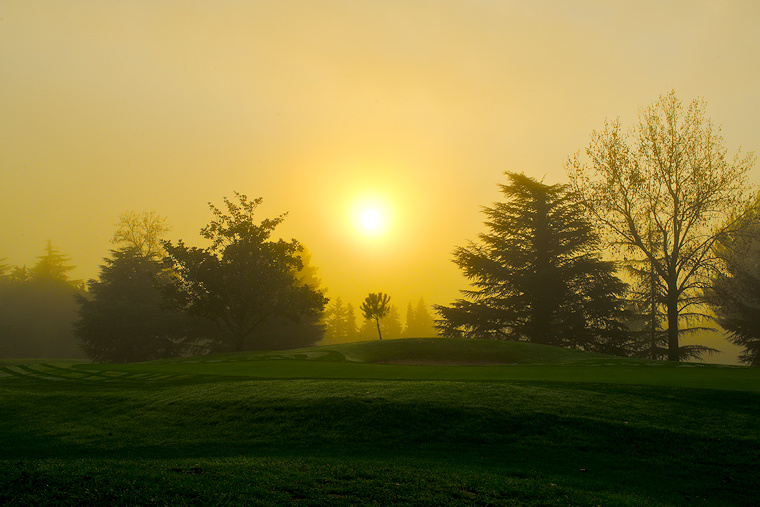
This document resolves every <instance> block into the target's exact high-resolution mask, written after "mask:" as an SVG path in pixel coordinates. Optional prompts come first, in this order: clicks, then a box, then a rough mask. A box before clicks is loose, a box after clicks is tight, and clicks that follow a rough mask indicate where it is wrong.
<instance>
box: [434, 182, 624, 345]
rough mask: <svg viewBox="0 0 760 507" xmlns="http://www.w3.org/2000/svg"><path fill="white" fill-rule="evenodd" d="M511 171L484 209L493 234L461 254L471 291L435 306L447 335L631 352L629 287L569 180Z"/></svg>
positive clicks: (457, 254)
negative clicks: (498, 198)
mask: <svg viewBox="0 0 760 507" xmlns="http://www.w3.org/2000/svg"><path fill="white" fill-rule="evenodd" d="M506 175H507V177H508V179H509V183H508V184H506V185H500V188H501V192H502V194H503V195H504V197H505V200H504V201H503V202H497V203H494V204H493V206H492V207H486V208H484V213H485V215H486V217H487V220H486V222H485V225H486V227H487V228H488V232H486V233H483V234H480V236H479V240H480V241H479V242H478V243H473V242H470V244H469V245H467V246H466V247H460V248H457V249H456V250H455V252H454V262H455V263H456V264H457V265H458V266H459V267H460V268H461V269H462V271H463V272H464V274H465V276H466V277H467V278H468V279H469V280H470V282H471V284H472V288H471V289H468V290H464V291H462V293H463V295H464V296H465V297H464V298H462V299H459V300H457V301H455V302H454V303H453V304H452V305H451V306H436V310H437V312H438V313H439V315H440V316H441V319H440V320H438V321H437V324H438V326H439V329H440V330H441V332H442V334H443V335H444V336H464V337H469V338H495V339H508V340H525V341H530V342H534V343H542V344H547V345H559V346H565V347H572V348H583V349H587V350H597V351H604V352H609V353H617V354H623V353H625V352H626V343H625V341H626V340H627V335H626V333H625V326H623V325H622V324H621V323H620V320H619V319H620V317H621V316H622V312H623V307H624V304H623V301H622V299H621V298H620V297H621V296H622V295H623V294H624V292H625V290H626V285H625V284H624V283H623V282H622V281H621V280H620V279H619V278H617V277H616V276H615V274H614V265H613V263H612V262H607V261H603V260H601V259H600V257H599V246H598V244H599V241H598V238H597V235H596V234H595V232H594V231H593V230H592V228H591V225H590V223H589V221H588V219H587V218H586V215H585V213H584V211H583V208H582V207H581V206H580V205H579V204H578V203H577V201H576V200H575V199H574V196H573V194H571V193H570V192H569V191H568V187H567V186H566V185H546V184H544V183H541V182H538V181H536V180H535V179H533V178H529V177H528V176H525V175H524V174H517V173H506Z"/></svg>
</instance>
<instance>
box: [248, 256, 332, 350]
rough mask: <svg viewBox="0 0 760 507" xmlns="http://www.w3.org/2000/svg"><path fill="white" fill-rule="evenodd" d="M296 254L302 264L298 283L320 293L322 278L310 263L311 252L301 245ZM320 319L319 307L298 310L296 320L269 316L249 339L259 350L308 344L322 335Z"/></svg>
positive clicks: (322, 315)
mask: <svg viewBox="0 0 760 507" xmlns="http://www.w3.org/2000/svg"><path fill="white" fill-rule="evenodd" d="M298 256H299V258H300V259H301V263H302V265H303V267H302V268H301V269H300V270H299V271H298V272H297V273H296V280H297V283H298V284H302V285H305V286H307V287H309V288H311V289H312V290H313V291H317V292H320V293H321V289H320V284H321V281H320V280H319V278H318V277H317V268H316V266H314V265H312V264H311V255H310V254H309V252H308V251H307V250H306V249H305V248H303V249H302V250H301V252H299V254H298ZM325 301H326V300H325ZM323 320H324V312H323V311H322V310H319V311H307V312H301V313H300V314H299V315H297V319H295V320H285V321H283V319H282V318H279V317H272V318H270V319H268V320H267V321H266V322H265V323H264V324H262V325H261V326H260V327H259V328H258V329H256V330H255V331H254V332H253V333H252V335H251V338H252V341H253V342H254V343H255V344H256V345H255V346H256V348H258V349H266V350H282V349H294V348H300V347H309V346H311V345H314V344H315V343H317V342H318V341H320V340H321V339H322V338H323V337H324V335H325V325H324V323H323V322H322V321H323Z"/></svg>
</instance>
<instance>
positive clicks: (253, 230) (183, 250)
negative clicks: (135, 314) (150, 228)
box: [163, 192, 327, 352]
mask: <svg viewBox="0 0 760 507" xmlns="http://www.w3.org/2000/svg"><path fill="white" fill-rule="evenodd" d="M235 196H236V197H237V201H238V202H237V203H235V202H233V201H232V200H230V199H228V198H226V197H225V198H224V203H225V205H226V208H227V210H226V212H225V211H222V210H220V209H219V208H217V207H215V206H214V205H213V204H209V207H210V209H211V212H212V214H213V216H214V219H213V220H212V221H211V222H209V224H208V225H206V226H205V227H204V228H203V229H201V235H202V236H203V237H204V238H205V239H207V240H210V241H211V243H212V244H211V246H210V247H208V248H204V249H200V248H197V247H192V248H190V247H187V246H186V245H185V244H184V243H183V242H182V241H181V240H180V241H179V242H178V243H177V244H176V245H174V244H172V243H171V242H164V248H165V249H166V251H167V256H168V257H167V259H166V262H167V265H168V267H170V268H171V269H172V270H173V272H174V274H175V276H174V277H173V278H172V283H171V284H169V285H167V286H166V287H165V288H164V289H163V292H164V297H165V299H166V301H167V302H168V303H169V304H170V305H171V306H172V307H174V308H181V309H185V310H187V311H188V312H189V313H190V314H191V315H193V316H197V317H200V318H202V319H204V320H206V321H207V322H209V323H210V324H211V325H212V326H213V328H214V329H215V332H213V333H212V334H210V336H209V344H208V345H209V349H210V350H212V351H219V352H221V351H241V350H245V349H248V348H259V347H260V346H265V345H261V339H262V337H263V336H264V335H263V332H262V330H263V329H266V328H267V326H273V325H277V324H279V325H284V324H286V323H288V322H299V321H301V319H303V318H306V317H310V316H315V315H318V314H320V313H321V312H322V310H323V309H324V306H325V304H326V303H327V299H326V298H325V297H324V295H323V294H322V292H320V291H319V290H317V289H316V288H314V287H311V286H309V284H308V283H304V282H301V281H299V276H303V275H299V272H300V271H301V270H302V269H303V268H304V264H303V260H302V258H301V257H300V254H301V252H302V250H303V247H302V246H301V245H300V243H298V241H296V240H294V239H293V240H290V241H284V240H282V239H280V240H278V241H272V240H270V239H269V238H270V236H271V234H272V232H273V230H274V229H275V228H276V227H277V226H278V225H279V224H280V223H281V222H282V221H283V220H284V218H285V215H280V216H279V217H276V218H273V219H265V220H263V221H262V222H261V223H256V222H255V221H254V212H255V211H256V208H257V207H258V206H259V204H260V203H261V201H262V199H261V198H257V199H255V200H253V201H249V200H248V198H247V197H246V196H245V195H242V194H239V193H237V192H235ZM257 338H258V340H257Z"/></svg>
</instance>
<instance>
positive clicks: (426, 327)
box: [403, 298, 438, 338]
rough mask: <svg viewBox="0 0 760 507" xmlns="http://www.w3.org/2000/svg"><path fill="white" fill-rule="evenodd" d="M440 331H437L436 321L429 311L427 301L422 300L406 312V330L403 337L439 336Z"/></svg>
mask: <svg viewBox="0 0 760 507" xmlns="http://www.w3.org/2000/svg"><path fill="white" fill-rule="evenodd" d="M437 335H438V331H437V330H436V329H435V321H434V319H433V316H432V314H431V313H430V311H429V310H428V307H427V305H426V304H425V300H424V299H423V298H420V300H419V301H418V302H417V305H416V306H412V303H411V302H410V303H409V306H408V307H407V310H406V328H405V329H404V333H403V336H405V337H407V338H420V337H428V336H437Z"/></svg>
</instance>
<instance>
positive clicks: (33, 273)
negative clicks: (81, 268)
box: [29, 240, 74, 282]
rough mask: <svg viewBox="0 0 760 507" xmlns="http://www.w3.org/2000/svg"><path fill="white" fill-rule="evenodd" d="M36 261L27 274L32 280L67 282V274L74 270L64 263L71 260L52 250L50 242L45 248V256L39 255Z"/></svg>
mask: <svg viewBox="0 0 760 507" xmlns="http://www.w3.org/2000/svg"><path fill="white" fill-rule="evenodd" d="M37 259H38V261H37V264H35V265H34V267H33V268H32V269H31V270H30V272H29V275H30V278H31V279H32V280H47V281H60V282H68V281H69V275H68V272H69V271H71V270H72V269H74V266H70V265H68V264H66V263H67V262H68V261H69V260H71V259H69V258H68V257H66V256H64V255H62V254H61V253H60V252H59V251H58V250H56V249H55V248H53V245H52V244H51V242H50V240H48V242H47V247H45V255H41V256H39V257H38V258H37Z"/></svg>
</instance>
